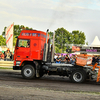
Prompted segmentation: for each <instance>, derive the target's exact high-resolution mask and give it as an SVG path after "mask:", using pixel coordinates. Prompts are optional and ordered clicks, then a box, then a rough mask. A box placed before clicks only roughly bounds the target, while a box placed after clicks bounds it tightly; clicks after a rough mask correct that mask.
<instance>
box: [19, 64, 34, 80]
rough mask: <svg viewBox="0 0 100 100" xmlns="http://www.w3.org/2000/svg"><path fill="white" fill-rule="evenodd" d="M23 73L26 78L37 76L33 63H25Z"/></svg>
mask: <svg viewBox="0 0 100 100" xmlns="http://www.w3.org/2000/svg"><path fill="white" fill-rule="evenodd" d="M21 74H22V76H23V78H25V79H32V78H34V77H35V68H34V67H33V66H32V65H25V66H24V67H23V68H22V70H21Z"/></svg>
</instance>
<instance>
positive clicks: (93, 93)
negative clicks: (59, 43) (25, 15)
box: [0, 69, 100, 100]
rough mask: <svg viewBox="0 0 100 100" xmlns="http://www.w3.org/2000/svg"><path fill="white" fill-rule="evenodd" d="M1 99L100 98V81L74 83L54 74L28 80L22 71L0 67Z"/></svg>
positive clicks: (59, 99)
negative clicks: (22, 74) (23, 76)
mask: <svg viewBox="0 0 100 100" xmlns="http://www.w3.org/2000/svg"><path fill="white" fill-rule="evenodd" d="M0 100H100V82H99V83H96V82H95V81H87V82H85V83H72V82H70V80H69V79H68V78H67V77H59V76H53V75H52V76H47V75H45V76H43V77H42V78H41V79H33V80H26V79H23V78H22V76H21V74H20V71H14V70H1V69H0Z"/></svg>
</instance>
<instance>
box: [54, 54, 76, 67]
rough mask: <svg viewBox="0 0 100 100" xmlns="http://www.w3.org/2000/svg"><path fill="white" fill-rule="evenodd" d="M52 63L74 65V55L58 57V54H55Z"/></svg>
mask: <svg viewBox="0 0 100 100" xmlns="http://www.w3.org/2000/svg"><path fill="white" fill-rule="evenodd" d="M54 62H55V63H67V64H73V65H74V64H75V62H76V55H72V56H71V57H69V55H63V54H62V55H61V56H60V55H59V54H55V56H54Z"/></svg>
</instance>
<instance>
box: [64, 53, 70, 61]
mask: <svg viewBox="0 0 100 100" xmlns="http://www.w3.org/2000/svg"><path fill="white" fill-rule="evenodd" d="M65 62H66V63H70V59H69V57H68V55H66V57H65Z"/></svg>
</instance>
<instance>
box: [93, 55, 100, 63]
mask: <svg viewBox="0 0 100 100" xmlns="http://www.w3.org/2000/svg"><path fill="white" fill-rule="evenodd" d="M98 62H99V59H98V57H97V56H95V57H93V60H92V64H93V65H94V64H95V63H98Z"/></svg>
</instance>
